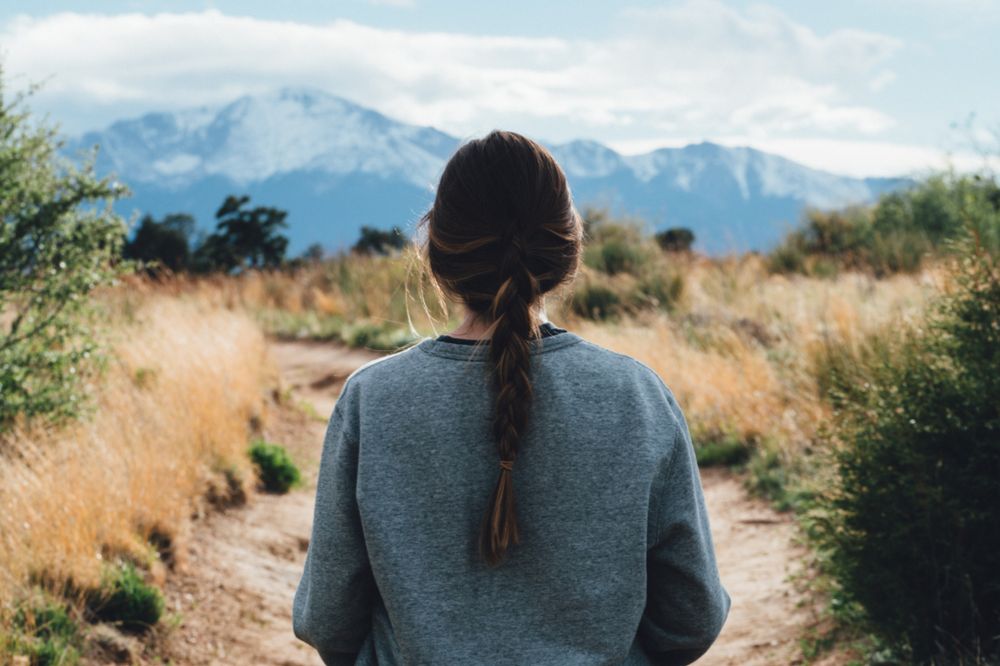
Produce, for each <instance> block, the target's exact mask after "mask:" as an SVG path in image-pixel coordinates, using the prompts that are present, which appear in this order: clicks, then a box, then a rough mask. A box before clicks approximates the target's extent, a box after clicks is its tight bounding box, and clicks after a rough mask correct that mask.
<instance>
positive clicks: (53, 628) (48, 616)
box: [0, 595, 81, 666]
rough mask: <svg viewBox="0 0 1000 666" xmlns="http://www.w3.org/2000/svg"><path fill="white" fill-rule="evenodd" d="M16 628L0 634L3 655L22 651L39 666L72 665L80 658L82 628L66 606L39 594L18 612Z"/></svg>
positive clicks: (13, 626) (16, 610)
mask: <svg viewBox="0 0 1000 666" xmlns="http://www.w3.org/2000/svg"><path fill="white" fill-rule="evenodd" d="M11 625H12V631H11V633H10V634H9V635H8V636H7V637H3V636H0V655H3V654H6V653H10V654H20V655H26V656H28V657H29V658H30V659H31V663H32V664H36V665H38V666H56V665H59V666H72V665H73V664H76V663H77V662H78V661H79V659H80V650H79V648H80V643H81V637H80V631H79V628H78V626H77V624H76V622H75V621H74V620H73V618H72V617H70V614H69V611H68V609H67V608H66V606H65V605H64V604H63V603H61V602H58V601H55V600H53V599H51V598H49V597H47V596H44V595H39V596H36V597H35V598H32V599H30V600H25V601H22V602H21V603H20V604H18V605H17V607H16V609H15V611H14V617H13V622H12V623H11Z"/></svg>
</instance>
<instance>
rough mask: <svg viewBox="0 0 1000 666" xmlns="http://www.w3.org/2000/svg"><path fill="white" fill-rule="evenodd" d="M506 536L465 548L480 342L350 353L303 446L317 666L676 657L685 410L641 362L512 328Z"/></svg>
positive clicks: (474, 481)
mask: <svg viewBox="0 0 1000 666" xmlns="http://www.w3.org/2000/svg"><path fill="white" fill-rule="evenodd" d="M532 346H533V349H532V359H531V362H532V368H531V372H532V381H533V385H534V388H535V400H534V401H533V403H532V406H531V412H530V417H529V426H528V429H527V432H526V433H525V434H524V437H523V439H522V443H521V446H520V449H519V452H518V455H517V461H516V463H515V464H514V469H513V484H514V498H515V503H516V509H515V511H516V515H517V520H518V526H519V528H520V532H521V543H520V544H519V545H514V546H512V548H511V550H510V551H509V552H508V558H507V560H506V561H505V562H504V563H503V564H501V565H500V566H499V568H496V569H490V568H488V567H487V566H486V565H485V564H484V563H483V562H482V561H481V560H480V558H479V555H478V553H477V541H476V537H477V534H478V530H479V526H480V521H481V520H482V518H483V515H484V513H485V512H486V509H487V504H488V502H489V498H490V493H491V492H492V490H493V487H494V486H495V484H496V480H497V474H498V472H499V456H498V454H497V451H496V446H495V444H494V442H493V440H492V438H491V436H490V422H491V418H492V392H491V389H490V378H489V373H488V370H489V367H490V366H489V362H488V351H489V350H488V349H487V348H486V347H484V346H470V345H462V344H458V343H455V342H449V341H443V340H437V339H427V340H424V341H422V342H420V343H419V344H417V345H416V346H414V347H412V348H410V349H408V350H406V351H404V352H401V353H398V354H394V355H392V356H387V357H385V358H382V359H379V360H377V361H374V362H372V363H369V364H368V365H366V366H364V367H362V368H360V369H359V370H357V371H356V372H355V373H354V374H353V375H352V376H351V377H350V378H349V379H348V381H347V383H346V384H345V385H344V388H343V391H342V392H341V395H340V399H339V400H338V402H337V405H336V407H335V408H334V410H333V414H332V416H331V417H330V421H329V424H328V427H327V431H326V437H325V441H324V444H323V455H322V461H321V463H320V470H319V481H318V485H317V490H316V509H315V515H314V523H313V532H312V540H311V541H310V544H309V550H308V554H307V557H306V564H305V571H304V572H303V575H302V580H301V581H300V583H299V587H298V590H297V591H296V594H295V602H294V608H293V628H294V631H295V635H296V636H298V637H299V638H300V639H302V640H303V641H305V642H307V643H309V644H310V645H312V646H314V647H315V648H316V650H318V651H319V654H320V656H321V657H322V658H323V660H324V662H326V663H327V664H687V663H690V662H691V661H694V660H695V659H697V658H698V657H699V656H700V655H702V654H703V653H704V652H705V651H706V650H707V649H708V647H709V646H710V645H711V644H712V642H713V641H714V640H715V638H716V636H717V635H718V634H719V631H720V630H721V628H722V624H723V622H724V621H725V619H726V616H727V614H728V612H729V605H730V599H729V596H728V594H727V593H726V591H725V590H724V589H723V587H722V585H721V583H720V581H719V573H718V570H717V568H716V563H715V554H714V552H713V548H712V538H711V535H710V532H709V523H708V516H707V514H706V511H705V503H704V499H703V497H702V489H701V482H700V480H699V476H698V468H697V465H696V463H695V458H694V450H693V448H692V445H691V438H690V434H689V433H688V428H687V424H686V423H685V420H684V416H683V415H682V413H681V410H680V407H679V406H678V404H677V401H676V400H675V399H674V396H673V394H672V393H671V392H670V390H669V389H668V388H667V387H666V386H665V385H664V384H663V382H662V381H661V380H660V378H659V377H658V376H657V375H656V373H654V372H653V371H652V370H650V369H649V368H647V367H646V366H644V365H642V364H641V363H639V362H638V361H635V360H634V359H632V358H629V357H627V356H622V355H620V354H616V353H613V352H611V351H608V350H606V349H603V348H601V347H598V346H597V345H594V344H591V343H589V342H587V341H585V340H583V339H582V338H580V337H579V336H577V335H576V334H574V333H571V332H565V333H559V334H557V335H553V336H551V337H546V338H542V339H540V340H537V341H534V342H532Z"/></svg>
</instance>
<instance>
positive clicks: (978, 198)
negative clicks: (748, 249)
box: [769, 173, 1000, 277]
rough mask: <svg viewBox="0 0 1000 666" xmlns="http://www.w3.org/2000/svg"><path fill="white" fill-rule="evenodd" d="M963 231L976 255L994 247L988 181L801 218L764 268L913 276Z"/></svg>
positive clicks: (915, 191) (957, 181)
mask: <svg viewBox="0 0 1000 666" xmlns="http://www.w3.org/2000/svg"><path fill="white" fill-rule="evenodd" d="M964 229H969V230H972V231H973V233H974V234H975V235H976V236H977V238H978V239H979V243H980V245H981V246H982V247H992V248H997V247H998V246H1000V185H998V183H997V182H996V180H995V179H994V178H993V177H986V176H982V175H971V176H957V175H955V174H950V173H949V174H943V175H937V176H933V177H931V178H928V179H927V180H925V181H923V182H921V183H919V184H917V185H916V186H914V187H912V188H909V189H906V190H900V191H896V192H890V193H887V194H884V195H882V196H881V197H880V198H879V201H878V202H877V203H876V204H875V205H874V206H868V207H860V206H850V207H847V208H843V209H841V210H834V211H819V210H807V211H806V212H805V214H804V223H803V225H802V226H801V227H800V228H798V229H794V230H793V231H791V232H790V233H789V234H788V235H786V236H785V238H784V240H782V242H781V243H780V244H779V245H778V246H777V247H776V248H774V249H773V250H772V251H771V253H770V254H769V265H770V268H771V270H772V271H773V272H801V273H807V274H812V275H816V276H817V277H827V276H833V275H836V273H837V269H838V268H850V269H868V270H871V271H872V272H873V273H875V274H876V275H888V274H892V273H899V272H913V271H916V270H919V269H920V267H921V266H922V265H923V263H924V260H925V259H926V258H927V257H928V256H929V255H935V254H938V255H940V254H946V253H948V252H949V248H950V245H949V243H950V242H951V241H952V240H954V239H955V238H957V237H959V236H961V235H962V233H963V230H964Z"/></svg>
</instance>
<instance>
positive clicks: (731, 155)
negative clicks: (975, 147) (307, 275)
mask: <svg viewBox="0 0 1000 666" xmlns="http://www.w3.org/2000/svg"><path fill="white" fill-rule="evenodd" d="M459 144H460V140H459V139H458V138H456V137H453V136H450V135H448V134H445V133H444V132H441V131H438V130H436V129H433V128H430V127H417V126H414V125H407V124H405V123H401V122H398V121H396V120H393V119H392V118H389V117H387V116H384V115H382V114H380V113H378V112H376V111H373V110H371V109H366V108H364V107H362V106H359V105H357V104H354V103H352V102H349V101H347V100H345V99H342V98H340V97H336V96H334V95H331V94H328V93H326V92H324V91H321V90H317V89H312V88H304V87H295V88H284V89H281V90H278V91H275V92H271V93H266V94H261V95H253V96H246V97H241V98H239V99H237V100H235V101H234V102H232V103H230V104H227V105H225V106H223V107H221V108H217V109H209V108H200V109H192V110H187V111H181V112H177V113H150V114H147V115H144V116H142V117H140V118H135V119H129V120H121V121H118V122H115V123H114V124H112V125H111V126H110V127H108V128H107V129H104V130H102V131H96V132H88V133H86V134H84V135H83V136H81V137H79V138H76V139H71V140H69V141H68V142H67V145H66V151H67V152H69V153H70V154H77V153H78V152H79V151H80V150H84V149H88V148H92V147H93V146H94V145H98V146H100V151H99V153H98V158H97V165H96V167H97V170H98V172H99V173H114V174H115V175H116V176H117V177H118V178H120V179H121V180H122V181H123V182H125V183H127V184H128V186H129V187H130V189H131V190H132V192H133V196H132V197H131V198H130V199H128V200H126V201H124V202H120V203H119V204H117V208H118V210H119V211H120V212H122V213H125V214H129V213H131V212H132V211H135V210H138V211H140V212H142V213H151V214H153V215H155V216H160V215H164V214H166V213H172V212H188V213H192V214H193V215H195V217H196V219H197V220H198V221H199V225H200V227H201V228H203V229H206V230H208V229H211V228H212V227H213V226H214V213H215V210H216V209H217V208H218V206H219V205H220V204H221V203H222V201H223V199H224V198H225V197H226V195H228V194H244V193H245V194H249V195H250V196H251V203H257V204H266V205H271V206H277V207H279V208H283V209H285V210H287V211H288V212H289V216H288V221H289V230H288V235H289V236H290V238H291V247H290V249H291V251H292V252H298V251H301V250H302V249H304V248H305V247H306V246H307V245H309V244H310V243H313V242H319V243H322V244H323V245H324V246H325V247H327V248H330V249H334V248H338V247H345V246H347V245H349V244H350V243H352V242H353V241H354V240H355V239H356V238H357V234H358V229H359V228H360V227H361V226H362V225H369V226H376V227H382V228H388V227H390V226H393V225H399V226H402V227H404V228H407V227H408V226H410V225H412V224H413V223H414V222H415V221H416V220H417V219H418V218H419V217H420V215H421V214H422V213H423V212H424V211H425V210H426V208H427V206H428V205H429V204H430V202H431V201H432V199H433V188H434V184H435V182H436V180H437V178H438V175H439V174H440V172H441V169H442V168H443V166H444V163H445V161H446V160H447V159H448V157H449V156H450V155H451V153H452V152H453V151H454V150H455V148H457V147H458V145H459ZM549 148H550V149H551V150H552V153H553V154H554V155H555V156H556V159H558V160H559V162H560V164H562V166H563V169H564V170H565V171H566V174H567V177H568V178H569V181H570V185H571V187H572V189H573V194H574V199H575V201H576V203H577V206H578V207H579V208H581V209H582V208H583V207H584V206H587V205H596V206H606V207H609V208H610V209H611V210H612V211H613V212H615V213H627V214H632V215H638V216H641V217H644V218H645V219H647V220H649V221H650V223H651V224H652V225H653V226H655V228H657V229H662V228H666V227H671V226H686V227H690V228H691V229H692V230H694V232H695V235H696V237H697V239H698V241H697V247H699V248H700V249H702V250H704V251H707V252H712V253H719V252H725V251H730V250H745V249H766V248H767V247H769V246H771V245H773V244H774V243H775V242H776V241H777V240H778V238H780V236H781V235H782V233H783V232H784V231H785V230H786V229H787V228H789V227H791V226H793V225H794V224H795V223H796V222H797V221H798V219H799V216H800V214H801V211H802V208H803V206H805V205H810V206H816V207H820V208H830V207H837V206H842V205H846V204H850V203H861V202H868V201H872V200H873V199H874V198H876V197H877V196H878V194H879V193H881V192H884V191H886V190H889V189H893V188H896V187H900V186H902V185H903V184H904V183H905V182H906V181H904V180H902V179H885V178H865V179H858V178H848V177H845V176H837V175H834V174H830V173H825V172H822V171H817V170H815V169H810V168H808V167H805V166H802V165H800V164H797V163H795V162H792V161H790V160H787V159H784V158H782V157H778V156H777V155H772V154H769V153H764V152H761V151H758V150H755V149H753V148H730V147H725V146H721V145H717V144H713V143H708V142H704V143H699V144H693V145H689V146H685V147H683V148H662V149H660V150H655V151H653V152H650V153H646V154H644V155H634V156H624V155H621V154H619V153H617V152H615V151H614V150H612V149H610V148H608V147H607V146H604V145H601V144H599V143H596V142H593V141H572V142H570V143H566V144H561V145H549Z"/></svg>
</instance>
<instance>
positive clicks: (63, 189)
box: [0, 81, 128, 430]
mask: <svg viewBox="0 0 1000 666" xmlns="http://www.w3.org/2000/svg"><path fill="white" fill-rule="evenodd" d="M22 106H23V100H22V99H21V98H16V99H15V100H14V101H10V100H5V99H3V85H2V81H0V313H2V316H0V430H3V429H4V428H5V426H7V425H9V423H10V422H11V421H12V420H13V419H14V418H15V417H17V416H19V415H23V416H25V417H36V416H43V417H48V418H51V419H53V420H59V419H65V418H69V417H73V416H75V415H77V414H78V413H79V412H80V411H81V409H82V407H83V406H84V404H85V403H86V393H85V391H84V384H85V382H84V378H85V377H86V376H87V374H88V372H89V371H90V370H91V369H92V368H93V366H94V362H95V360H97V358H98V351H99V349H98V345H97V342H96V339H95V333H94V326H93V317H91V316H90V315H92V314H93V305H92V303H91V301H90V299H89V298H88V297H89V296H90V295H91V294H92V293H93V291H94V290H95V289H97V288H98V287H100V286H102V285H106V284H108V283H110V282H111V281H112V280H113V279H114V278H115V276H117V275H119V274H120V273H121V272H123V271H124V270H126V268H128V264H127V263H124V262H118V263H116V260H117V258H118V257H119V256H120V254H121V246H122V243H123V241H124V238H125V232H126V224H125V222H124V221H123V220H122V219H121V218H120V217H118V216H117V215H114V214H113V213H112V212H111V208H110V206H111V203H112V202H113V201H114V200H115V199H117V198H119V197H121V196H122V195H123V194H124V188H122V187H121V186H118V185H115V184H114V183H112V182H111V181H110V180H106V179H105V180H101V179H98V178H96V177H95V176H94V174H93V169H92V166H91V165H90V164H88V165H86V166H84V167H83V168H82V169H80V168H77V167H75V166H74V165H73V164H71V163H70V162H68V161H66V160H65V159H63V158H61V157H60V156H59V150H60V148H61V145H62V144H61V142H60V141H59V140H58V139H57V134H56V129H55V128H50V127H45V126H44V125H43V124H41V123H39V122H37V121H36V120H34V119H32V118H30V117H29V114H28V113H27V112H26V111H24V110H23V109H22Z"/></svg>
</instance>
